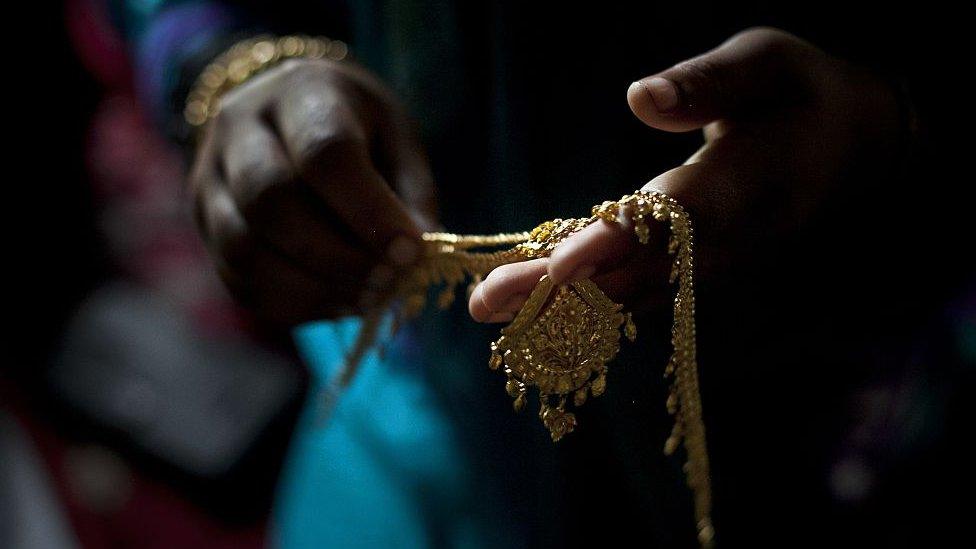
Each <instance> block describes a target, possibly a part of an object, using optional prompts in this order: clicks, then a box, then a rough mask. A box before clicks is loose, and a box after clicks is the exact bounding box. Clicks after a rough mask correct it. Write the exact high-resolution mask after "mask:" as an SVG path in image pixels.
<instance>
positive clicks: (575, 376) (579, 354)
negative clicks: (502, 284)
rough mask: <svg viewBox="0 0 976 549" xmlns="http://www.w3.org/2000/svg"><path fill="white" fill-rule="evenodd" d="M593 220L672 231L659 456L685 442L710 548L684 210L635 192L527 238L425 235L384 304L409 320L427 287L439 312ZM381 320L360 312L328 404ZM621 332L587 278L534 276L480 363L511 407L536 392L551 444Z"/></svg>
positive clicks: (615, 307) (690, 238)
mask: <svg viewBox="0 0 976 549" xmlns="http://www.w3.org/2000/svg"><path fill="white" fill-rule="evenodd" d="M599 220H604V221H607V222H611V223H621V222H625V223H627V224H628V225H632V226H633V229H634V232H635V233H636V235H637V238H638V240H639V241H640V242H641V243H642V244H646V243H647V242H648V241H649V239H650V228H649V225H648V223H649V221H651V220H653V221H657V222H661V223H664V224H666V225H667V227H668V228H669V229H670V236H669V242H668V254H669V255H670V256H671V260H672V267H671V275H670V283H671V284H673V285H675V286H676V292H675V298H674V324H673V326H672V329H671V343H672V346H673V352H672V354H671V358H670V360H669V361H668V364H667V365H666V366H665V368H664V377H665V379H667V380H669V381H670V394H669V396H668V399H667V410H668V412H669V413H670V414H671V415H673V416H674V418H675V422H674V427H673V429H672V432H671V436H670V437H668V440H667V441H666V442H665V444H664V452H665V454H667V455H671V454H673V453H674V452H675V451H676V450H677V449H678V447H679V446H680V445H681V444H682V443H683V445H684V449H685V459H686V463H685V467H684V469H685V474H686V480H687V483H688V486H689V487H690V488H691V490H692V492H693V495H694V507H695V520H696V525H697V529H698V539H699V541H700V542H701V545H702V547H709V546H711V545H712V541H713V539H714V535H715V532H714V528H713V527H712V522H711V505H712V504H711V485H710V478H709V464H708V451H707V446H706V442H705V427H704V423H703V421H702V408H701V396H700V393H699V388H698V365H697V361H696V342H695V292H694V259H693V255H694V232H693V230H692V225H691V220H690V219H689V217H688V213H687V212H686V211H685V210H684V208H682V207H681V205H680V204H678V203H677V202H676V201H675V200H674V199H672V198H670V197H668V196H666V195H664V194H662V193H658V192H653V191H638V192H636V193H634V194H632V195H626V196H624V197H623V198H621V199H620V200H617V201H615V202H604V203H603V204H601V205H599V206H594V207H593V209H592V215H591V216H590V217H588V218H582V219H555V220H552V221H546V222H545V223H542V224H541V225H539V226H538V227H536V228H535V229H533V230H532V231H531V232H527V233H507V234H498V235H457V234H451V233H427V234H425V235H424V237H423V240H424V243H425V246H426V249H425V253H424V254H423V257H422V259H421V260H420V262H419V263H418V264H417V265H416V266H415V267H414V268H413V269H412V270H411V271H410V272H409V273H407V274H406V276H404V277H402V278H401V279H400V282H399V283H398V285H397V287H396V289H395V291H394V292H393V294H392V297H391V302H392V301H396V302H398V303H399V311H398V314H399V317H400V318H401V319H403V318H411V317H413V316H415V315H417V314H419V313H420V311H421V310H422V309H423V308H424V305H425V303H426V299H427V295H428V292H429V290H430V289H431V288H440V292H439V294H438V297H437V304H438V306H439V307H440V308H442V309H443V308H446V307H448V306H449V305H450V304H451V303H452V302H453V300H454V296H455V294H456V290H457V286H458V285H460V284H462V283H464V282H467V281H474V282H476V281H478V280H480V279H481V278H482V277H483V276H484V275H486V274H487V273H488V272H490V271H491V270H492V269H494V268H496V267H498V266H500V265H505V264H508V263H516V262H520V261H527V260H529V259H535V258H539V257H548V256H549V255H550V254H551V253H552V251H553V250H554V249H555V248H556V247H557V246H558V245H559V244H560V243H561V242H562V241H564V240H565V239H566V238H568V237H569V236H571V235H572V234H574V233H576V232H578V231H579V230H581V229H583V228H584V227H587V226H588V225H590V224H592V223H595V222H597V221H599ZM499 248H500V249H499ZM381 319H382V316H381V315H380V314H379V313H373V314H367V315H366V317H365V319H364V325H363V329H362V330H361V332H360V336H359V340H358V341H357V343H356V345H355V347H354V348H353V350H352V352H351V353H350V354H349V355H348V357H347V360H346V363H345V365H344V367H343V369H342V371H341V373H340V374H339V375H338V376H337V377H336V382H335V384H334V385H333V387H332V390H331V391H330V395H329V400H330V401H332V402H334V399H335V398H336V397H337V395H338V394H339V392H340V391H341V390H342V388H343V387H344V386H345V385H347V384H348V383H349V381H350V380H351V379H352V376H353V374H354V373H355V370H356V367H357V366H358V363H359V362H360V360H361V359H362V356H363V354H364V353H365V352H366V351H367V350H368V349H369V347H370V345H371V343H372V341H374V339H375V337H376V334H377V332H378V329H379V324H380V321H381ZM621 333H623V335H625V336H626V337H627V338H628V339H629V340H630V341H634V339H635V338H636V336H637V330H636V327H635V325H634V322H633V320H632V318H631V315H630V314H629V313H626V312H624V311H623V306H622V305H619V304H617V303H614V302H613V301H612V300H610V299H609V298H608V297H607V296H606V295H605V294H604V293H603V292H602V291H601V290H600V288H599V287H598V286H597V285H596V284H594V283H593V282H592V281H590V280H588V279H584V280H579V281H576V282H573V283H571V284H566V285H561V286H556V285H554V284H553V283H552V281H551V280H549V278H548V277H542V279H540V280H539V282H538V284H537V285H536V287H535V289H534V290H533V291H532V293H531V294H530V295H529V298H528V300H527V301H526V303H525V305H524V306H523V307H522V309H521V311H519V313H518V314H517V315H516V316H515V318H514V319H513V320H512V322H511V324H509V325H508V326H506V327H505V328H503V329H502V331H501V336H500V337H499V338H498V339H497V340H496V341H494V342H492V343H491V346H490V347H491V356H490V359H489V362H488V365H489V367H490V368H491V369H493V370H501V371H502V372H504V374H505V376H506V383H505V388H506V391H507V392H508V394H509V395H510V396H511V397H512V398H514V399H515V400H514V403H513V405H514V408H515V410H516V411H521V410H522V409H523V408H524V407H525V405H526V400H527V395H528V392H529V389H531V388H535V389H537V390H538V392H539V400H540V407H539V418H540V419H541V420H542V423H543V425H545V427H546V428H547V429H548V430H549V434H550V436H551V437H552V440H553V441H558V440H560V439H561V438H562V437H563V436H565V435H566V434H568V433H571V432H572V431H573V430H574V428H575V427H576V423H577V422H576V416H575V414H574V413H573V412H570V411H568V410H567V406H568V404H569V402H570V399H571V401H572V404H573V405H574V406H576V407H579V406H582V405H583V404H584V403H585V402H586V400H587V398H589V397H591V396H592V397H598V396H600V395H601V394H603V392H604V391H605V390H606V387H607V372H608V367H607V365H608V363H609V362H610V361H612V360H613V359H614V357H616V355H617V353H618V351H619V350H620V336H621Z"/></svg>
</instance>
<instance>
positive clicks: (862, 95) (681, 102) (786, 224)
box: [191, 28, 900, 325]
mask: <svg viewBox="0 0 976 549" xmlns="http://www.w3.org/2000/svg"><path fill="white" fill-rule="evenodd" d="M627 100H628V103H629V104H630V107H631V109H632V110H633V112H634V114H635V115H636V116H637V118H638V119H640V120H641V121H642V122H644V123H645V124H647V125H648V126H651V127H652V128H656V129H660V130H664V131H671V132H685V131H691V130H698V129H701V130H703V132H704V135H705V141H706V143H705V145H704V146H703V147H702V148H701V149H700V150H699V151H698V152H697V153H696V154H695V155H694V156H693V157H692V158H691V159H689V160H688V161H687V162H686V163H685V164H684V165H682V166H679V167H676V168H674V169H672V170H670V171H667V172H665V173H663V174H661V175H660V176H658V177H656V178H654V179H653V180H652V181H650V182H649V183H647V185H645V187H644V188H645V189H650V190H658V191H661V192H664V193H667V194H669V195H671V196H672V197H674V198H675V199H677V200H678V201H679V202H680V203H681V204H683V205H684V206H685V207H686V208H687V209H688V210H689V212H690V213H691V215H692V218H693V220H694V221H695V223H696V229H697V241H698V242H697V244H698V246H697V257H698V269H699V270H698V276H699V278H705V279H710V280H720V279H721V277H722V276H723V273H724V272H726V271H727V270H728V268H729V266H730V265H732V264H735V263H736V262H741V261H742V260H743V259H747V258H748V256H749V255H750V254H754V253H758V252H760V251H761V250H763V249H765V248H768V247H769V246H772V245H775V243H776V242H777V241H779V240H782V239H783V238H784V237H786V236H788V235H790V234H793V233H796V232H797V231H800V230H802V228H803V225H804V223H805V221H806V220H807V219H808V218H809V216H810V215H811V213H812V212H814V211H816V210H817V209H818V208H819V207H820V206H821V205H822V204H824V203H825V202H828V201H835V200H838V199H841V198H842V197H843V196H844V194H845V193H844V190H845V185H849V184H851V181H850V180H849V178H848V177H847V176H848V175H849V172H850V170H851V167H852V166H854V167H857V168H858V169H861V168H864V169H865V170H866V171H872V170H873V171H874V172H877V173H886V172H887V171H888V170H889V169H890V167H891V166H892V164H893V163H894V156H895V155H896V150H897V143H898V135H899V131H900V130H899V124H898V120H899V116H898V108H897V103H896V99H895V94H894V92H893V91H892V90H891V89H890V87H889V86H888V85H887V84H886V83H885V82H884V81H883V80H881V79H880V78H878V77H876V76H874V75H872V74H871V73H869V72H867V71H864V70H861V69H858V68H856V67H852V66H849V65H847V64H846V63H844V62H842V61H839V60H837V59H833V58H831V57H829V56H827V55H826V54H825V53H823V52H822V51H821V50H819V49H818V48H816V47H815V46H813V45H811V44H809V43H807V42H805V41H803V40H801V39H799V38H797V37H795V36H792V35H790V34H788V33H785V32H783V31H780V30H776V29H769V28H757V29H750V30H747V31H744V32H742V33H740V34H738V35H736V36H734V37H732V38H731V39H729V40H728V41H727V42H725V43H724V44H722V45H721V46H719V47H718V48H716V49H714V50H712V51H710V52H707V53H705V54H703V55H701V56H699V57H697V58H694V59H691V60H688V61H685V62H683V63H679V64H678V65H676V66H674V67H672V68H670V69H667V70H665V71H663V72H661V73H659V74H656V75H652V76H648V77H646V78H643V79H641V80H639V81H637V82H635V83H634V84H633V85H632V86H631V87H630V89H629V90H628V92H627ZM191 187H192V189H193V191H194V195H195V197H196V205H197V211H198V218H199V219H200V225H201V229H202V233H203V236H204V239H205V241H206V242H207V244H208V247H209V248H210V250H211V251H212V253H213V255H214V257H215V260H216V263H217V265H218V268H219V271H220V273H221V275H222V277H223V278H224V280H225V282H227V284H228V286H229V287H230V288H231V289H232V291H233V292H234V293H235V294H236V295H237V296H238V297H239V298H240V299H241V300H243V301H244V302H245V303H248V304H250V305H252V306H253V307H254V308H255V310H256V311H257V312H259V313H260V314H261V315H262V316H263V317H264V318H266V319H269V320H271V321H272V322H275V323H278V324H282V325H290V324H294V323H298V322H302V321H306V320H312V319H316V318H331V317H335V316H339V315H344V314H357V313H361V312H362V311H363V310H364V308H366V307H369V306H370V305H372V304H374V303H376V302H377V300H378V298H379V296H380V295H381V294H382V292H383V291H384V290H385V289H386V288H388V287H389V282H390V281H391V280H392V279H393V278H394V277H395V276H396V274H397V271H398V270H399V269H402V268H404V267H406V266H408V265H409V264H410V263H411V262H412V261H414V260H415V259H416V253H417V247H416V245H417V239H418V238H419V235H420V232H421V230H425V229H428V228H429V227H430V221H429V220H431V219H433V218H434V207H433V203H434V199H433V196H434V192H433V184H432V180H431V176H430V170H429V168H428V166H427V162H426V160H425V158H424V155H423V153H422V148H421V147H420V145H419V144H418V141H417V139H416V137H415V133H414V131H413V130H412V128H411V123H410V122H409V120H408V119H407V117H406V115H405V114H404V113H403V110H402V109H401V108H400V107H399V105H398V104H397V101H396V100H395V98H394V97H393V95H392V94H391V93H390V92H389V91H388V90H387V89H386V88H385V87H384V86H383V85H382V84H381V83H380V82H379V81H378V80H377V79H376V78H375V77H373V76H372V75H370V74H369V73H368V72H367V71H365V70H363V69H361V68H359V67H357V66H356V65H354V64H351V63H332V62H327V61H289V62H287V63H283V64H282V65H280V66H278V67H275V68H273V69H271V70H269V71H267V72H266V73H264V74H262V75H260V76H258V77H256V78H254V79H253V80H252V81H249V82H247V83H246V84H244V85H242V86H240V87H239V88H237V89H235V90H233V91H231V92H230V93H228V94H227V96H225V98H224V101H223V107H222V110H221V113H220V115H219V116H218V118H217V119H216V120H215V122H214V123H213V124H211V125H210V126H209V127H208V128H207V131H206V134H205V135H204V139H203V141H202V145H201V147H200V149H199V150H198V153H197V157H196V161H195V163H194V167H193V171H192V174H191ZM602 198H605V199H612V198H617V197H610V196H607V197H602ZM655 231H657V232H656V233H655V234H653V235H652V238H653V236H660V238H658V239H657V240H658V241H663V239H664V232H663V228H662V227H656V228H655ZM667 268H668V260H667V256H666V255H665V253H664V252H663V249H662V248H661V247H660V246H648V247H641V246H638V245H637V244H636V240H635V238H634V237H633V236H632V232H630V231H629V230H628V228H627V227H626V226H623V227H621V226H618V225H615V224H611V223H606V222H599V223H596V224H594V225H593V226H591V227H588V228H587V229H585V230H584V231H581V232H580V233H579V234H577V235H575V236H574V237H572V238H570V239H568V240H567V241H566V242H564V243H563V244H562V245H561V246H560V247H559V248H558V249H557V250H556V251H555V253H554V254H553V256H552V257H551V258H548V259H541V260H535V261H529V262H525V263H519V264H513V265H506V266H503V267H499V268H498V269H495V270H494V271H493V272H492V273H490V274H489V275H488V277H487V278H486V279H485V281H484V282H482V283H481V284H479V285H478V287H477V288H476V289H475V291H474V293H473V294H472V296H471V299H470V301H469V309H470V312H471V315H472V317H473V318H474V319H475V320H478V321H481V322H507V321H509V320H511V318H512V317H513V315H514V313H515V312H517V311H518V309H519V308H520V307H521V305H522V303H524V300H525V298H526V296H527V295H528V293H529V292H530V291H531V289H532V288H533V287H534V285H535V283H536V282H537V281H538V279H539V278H540V277H541V276H542V275H544V274H548V275H549V276H551V277H552V278H553V279H554V280H555V281H557V282H566V281H570V280H574V279H578V278H584V277H592V278H593V279H594V280H595V281H596V282H597V283H598V284H600V285H601V287H603V288H604V289H606V290H607V291H608V292H609V293H610V295H611V297H613V298H614V299H616V300H618V301H620V302H623V303H627V304H628V306H629V307H630V308H631V309H632V310H641V309H648V308H654V307H658V306H661V305H663V304H665V303H667V299H668V298H667V296H666V293H665V292H666V289H667V286H666V284H664V280H665V277H666V270H667Z"/></svg>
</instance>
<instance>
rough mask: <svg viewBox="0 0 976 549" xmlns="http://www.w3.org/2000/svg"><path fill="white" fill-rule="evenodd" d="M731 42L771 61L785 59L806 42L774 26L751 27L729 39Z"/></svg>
mask: <svg viewBox="0 0 976 549" xmlns="http://www.w3.org/2000/svg"><path fill="white" fill-rule="evenodd" d="M729 41H730V43H731V44H735V45H741V46H742V47H745V48H748V49H749V50H751V51H752V52H753V54H754V55H757V56H759V57H762V58H764V59H767V60H769V61H772V62H783V61H787V60H788V59H789V58H790V56H792V55H793V54H794V53H796V52H797V51H798V50H801V49H804V48H805V45H806V43H805V42H804V41H803V40H801V39H800V38H798V37H796V36H795V35H793V34H790V33H788V32H786V31H784V30H782V29H778V28H775V27H751V28H749V29H746V30H744V31H742V32H740V33H738V34H736V35H735V36H733V37H732V38H731V39H729Z"/></svg>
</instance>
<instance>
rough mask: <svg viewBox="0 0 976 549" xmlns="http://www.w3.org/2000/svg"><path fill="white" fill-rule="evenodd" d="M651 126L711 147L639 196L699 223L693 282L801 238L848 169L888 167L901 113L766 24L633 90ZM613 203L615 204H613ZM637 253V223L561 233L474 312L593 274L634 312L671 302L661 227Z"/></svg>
mask: <svg viewBox="0 0 976 549" xmlns="http://www.w3.org/2000/svg"><path fill="white" fill-rule="evenodd" d="M627 100H628V102H629V104H630V107H631V110H632V111H633V112H634V114H635V115H636V116H637V118H639V119H640V120H641V121H642V122H644V123H645V124H647V125H648V126H650V127H652V128H657V129H660V130H664V131H670V132H684V131H689V130H696V129H701V130H703V132H704V136H705V145H704V146H703V147H702V148H701V149H700V150H699V151H698V152H697V153H695V154H694V155H693V156H692V157H691V158H689V159H688V161H686V162H685V164H683V165H682V166H679V167H676V168H674V169H672V170H669V171H667V172H665V173H663V174H661V175H659V176H658V177H656V178H654V179H653V180H651V181H650V182H648V183H647V184H646V185H644V187H643V189H645V190H656V191H660V192H663V193H666V194H668V195H670V196H672V197H674V198H675V199H676V200H677V201H678V202H679V203H680V204H682V205H683V206H685V208H686V209H687V210H688V211H689V212H690V213H691V216H692V220H693V222H694V223H695V226H696V240H697V243H696V258H697V264H696V267H697V270H698V271H697V273H696V275H697V277H698V279H699V280H705V281H707V282H711V283H715V282H718V283H720V282H721V280H722V278H723V276H724V275H725V274H726V273H728V272H729V270H730V269H731V268H732V267H733V266H735V265H737V264H740V265H741V264H743V263H746V264H747V263H748V259H749V258H750V257H752V256H754V255H755V254H759V253H762V252H763V251H764V250H771V249H774V247H775V246H776V245H777V243H781V242H782V241H783V240H784V239H786V238H788V237H789V236H791V235H794V234H796V233H798V232H799V231H802V230H803V228H804V224H805V223H806V222H807V221H808V219H809V218H810V216H811V215H812V214H813V212H815V211H816V210H818V209H819V208H820V207H821V206H822V205H824V204H825V203H826V202H827V201H835V200H841V199H843V198H844V197H845V196H847V195H848V193H847V191H849V190H851V189H849V188H848V187H847V186H848V185H859V184H868V182H866V181H865V180H863V179H859V178H857V177H849V176H851V174H853V173H855V172H857V173H872V174H877V175H879V176H880V175H881V174H885V173H889V171H890V170H891V168H892V167H893V166H894V165H895V155H896V151H897V146H898V135H899V128H898V119H899V116H898V106H897V102H896V98H895V95H894V93H893V91H892V90H891V89H890V87H889V86H888V85H887V84H886V83H885V82H884V81H883V80H881V79H880V78H877V77H876V76H874V75H872V74H870V73H868V72H867V71H863V70H860V69H858V68H855V67H852V66H849V65H847V64H846V63H844V62H842V61H839V60H837V59H833V58H831V57H829V56H827V55H826V54H825V53H823V52H822V51H821V50H819V49H817V48H816V47H815V46H813V45H811V44H809V43H808V42H805V41H803V40H801V39H799V38H797V37H795V36H793V35H790V34H788V33H785V32H783V31H780V30H777V29H769V28H758V29H750V30H748V31H744V32H742V33H740V34H737V35H736V36H734V37H732V38H730V39H729V40H728V41H726V42H725V43H723V44H722V45H721V46H719V47H718V48H716V49H714V50H712V51H709V52H707V53H705V54H703V55H701V56H699V57H696V58H694V59H691V60H688V61H685V62H683V63H679V64H678V65H675V66H674V67H672V68H670V69H667V70H665V71H663V72H661V73H659V74H655V75H651V76H648V77H646V78H643V79H641V80H639V81H637V82H635V83H634V84H633V85H631V87H630V89H629V90H628V92H627ZM605 198H606V199H613V198H617V197H605ZM654 225H655V226H654V227H653V229H652V230H653V231H654V232H652V241H657V242H658V244H657V245H651V246H646V247H644V246H639V245H638V244H637V241H636V238H635V237H634V236H633V232H632V229H631V227H629V226H627V224H626V223H623V224H613V223H608V222H605V221H600V222H598V223H596V224H594V225H591V226H590V227H587V228H586V229H584V230H583V231H580V233H578V234H576V235H574V236H573V237H571V238H569V239H567V240H566V241H565V242H564V243H563V244H561V245H560V247H559V248H557V249H556V250H555V251H554V253H553V254H552V256H551V258H546V259H539V260H534V261H529V262H525V263H519V264H512V265H505V266H502V267H499V268H498V269H495V271H493V272H492V273H491V274H489V275H488V276H487V277H486V279H485V281H484V282H482V283H481V284H479V286H478V287H477V288H476V289H475V291H474V292H473V293H472V295H471V298H470V300H469V304H468V306H469V310H470V313H471V316H472V317H473V318H474V319H475V320H478V321H480V322H508V321H510V320H511V319H512V318H513V316H514V314H515V313H516V312H517V311H518V310H519V309H520V308H521V306H522V304H523V303H524V302H525V299H526V297H527V295H528V293H529V292H531V290H532V288H533V287H534V286H535V283H536V282H537V281H538V280H539V278H540V277H541V276H543V275H545V274H548V275H549V276H550V277H551V278H552V279H553V280H554V281H555V282H557V283H564V282H569V281H573V280H577V279H580V278H590V277H592V278H593V279H594V281H595V282H597V284H599V285H600V286H601V287H602V288H603V289H604V290H606V291H607V292H608V293H609V295H610V297H612V298H613V299H615V300H617V301H618V302H622V303H626V304H627V305H628V307H630V308H631V309H632V310H635V311H641V310H648V309H653V308H657V307H662V306H666V305H667V304H668V302H669V300H670V297H669V295H668V291H669V289H668V288H669V287H668V285H667V271H668V270H669V269H670V265H669V261H668V259H667V255H666V254H665V252H664V249H663V242H665V241H666V239H667V236H666V230H665V228H664V226H663V225H661V224H656V223H655V224H654Z"/></svg>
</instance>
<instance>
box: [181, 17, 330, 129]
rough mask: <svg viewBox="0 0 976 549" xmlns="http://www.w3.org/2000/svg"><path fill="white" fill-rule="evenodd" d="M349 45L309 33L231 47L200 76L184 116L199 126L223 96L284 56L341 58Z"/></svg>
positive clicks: (256, 39)
mask: <svg viewBox="0 0 976 549" xmlns="http://www.w3.org/2000/svg"><path fill="white" fill-rule="evenodd" d="M348 54H349V48H348V47H347V46H346V44H345V43H344V42H342V41H341V40H330V39H328V38H324V37H310V36H297V35H296V36H282V37H274V36H268V35H263V36H256V37H254V38H248V39H246V40H241V41H240V42H237V43H236V44H234V45H233V46H231V47H230V49H228V50H227V51H226V52H224V53H222V54H220V55H219V56H217V58H216V59H214V61H213V62H212V63H210V64H209V65H207V67H206V68H205V69H203V71H202V72H201V73H200V75H199V76H198V77H197V79H196V82H195V83H194V85H193V88H192V89H191V90H190V94H189V95H188V96H187V100H186V106H185V107H184V109H183V118H184V119H186V121H187V123H188V124H190V126H192V127H195V128H199V127H201V126H203V125H204V124H206V123H207V121H208V120H211V119H212V118H214V117H215V116H217V113H218V112H220V98H221V97H222V96H223V95H224V94H225V93H227V92H228V91H230V90H232V89H234V88H236V87H237V86H240V85H241V84H243V83H244V82H245V81H247V80H248V79H249V78H252V77H253V76H256V75H257V74H259V73H261V72H264V71H266V70H267V69H269V68H271V67H273V66H274V65H276V64H278V63H280V62H281V61H284V60H285V59H330V60H333V61H341V60H343V59H345V58H346V56H347V55H348Z"/></svg>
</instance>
